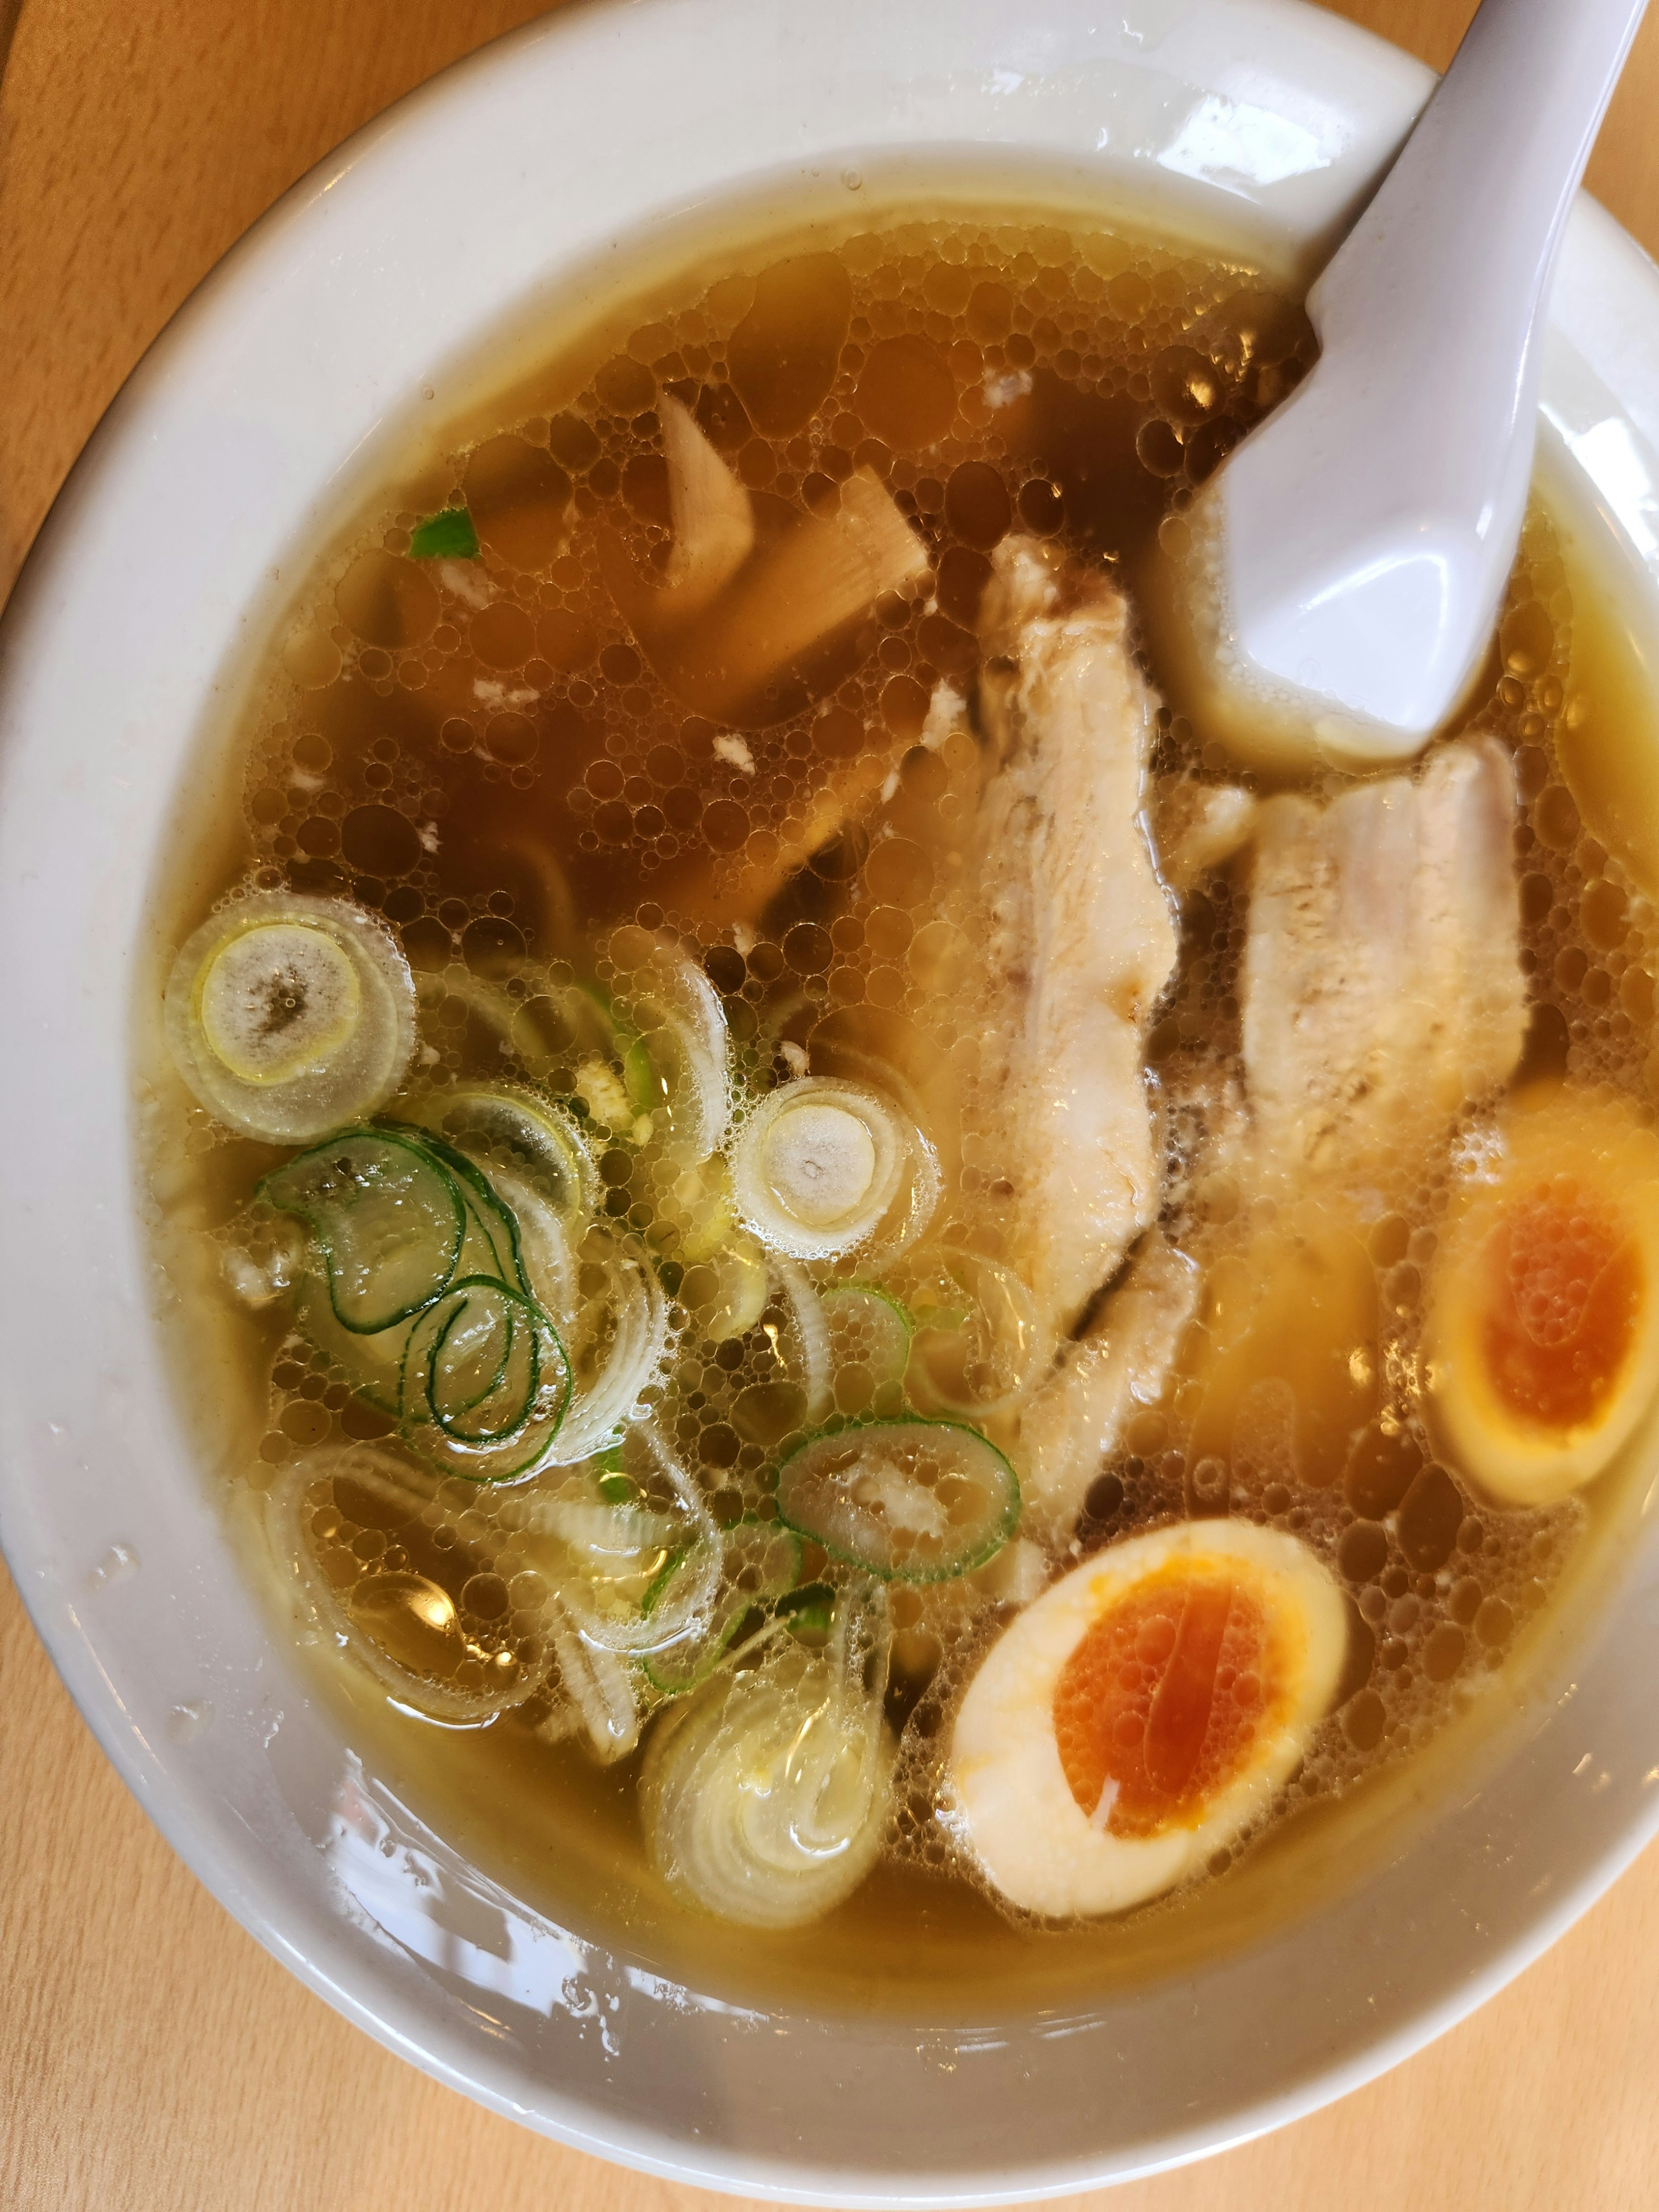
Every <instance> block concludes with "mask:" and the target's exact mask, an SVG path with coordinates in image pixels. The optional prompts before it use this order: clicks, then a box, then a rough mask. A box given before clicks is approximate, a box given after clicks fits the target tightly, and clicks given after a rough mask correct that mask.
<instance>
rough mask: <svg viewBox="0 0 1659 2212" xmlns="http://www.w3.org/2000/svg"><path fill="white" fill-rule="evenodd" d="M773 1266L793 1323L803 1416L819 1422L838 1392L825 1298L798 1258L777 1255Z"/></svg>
mask: <svg viewBox="0 0 1659 2212" xmlns="http://www.w3.org/2000/svg"><path fill="white" fill-rule="evenodd" d="M771 1268H772V1274H773V1278H774V1279H775V1281H776V1283H777V1285H778V1288H779V1290H780V1291H781V1292H782V1293H783V1299H784V1304H785V1305H786V1306H787V1309H788V1313H789V1317H790V1320H791V1321H792V1322H793V1324H794V1328H793V1335H794V1339H795V1342H794V1346H793V1350H794V1353H795V1358H794V1359H793V1361H792V1362H791V1363H790V1364H792V1365H793V1366H795V1367H796V1369H797V1373H796V1374H795V1376H793V1377H792V1378H791V1379H792V1380H793V1381H795V1382H797V1383H799V1388H800V1389H801V1390H802V1392H803V1393H804V1403H803V1405H802V1407H801V1415H802V1419H805V1421H807V1422H809V1423H812V1424H816V1423H817V1422H819V1421H821V1420H823V1417H824V1415H825V1414H826V1413H828V1412H829V1407H830V1405H831V1403H832V1401H833V1399H834V1395H835V1352H834V1349H833V1347H832V1346H831V1344H830V1341H829V1321H828V1318H827V1317H826V1316H825V1314H824V1310H823V1300H822V1298H820V1297H819V1296H818V1293H817V1287H816V1286H815V1285H814V1284H813V1281H812V1279H811V1276H810V1275H809V1274H808V1273H807V1272H806V1270H805V1267H802V1266H801V1264H800V1262H799V1261H798V1260H788V1259H779V1258H777V1257H774V1258H773V1260H772V1262H771Z"/></svg>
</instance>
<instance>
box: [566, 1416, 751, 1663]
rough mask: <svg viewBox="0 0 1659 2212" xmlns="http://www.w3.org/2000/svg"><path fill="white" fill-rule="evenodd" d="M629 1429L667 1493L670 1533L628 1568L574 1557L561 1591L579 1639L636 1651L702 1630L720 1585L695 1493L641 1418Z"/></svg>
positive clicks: (714, 1533)
mask: <svg viewBox="0 0 1659 2212" xmlns="http://www.w3.org/2000/svg"><path fill="white" fill-rule="evenodd" d="M635 1435H636V1436H637V1437H639V1439H640V1441H641V1443H642V1444H643V1445H644V1447H645V1449H646V1450H647V1452H648V1453H649V1455H650V1456H651V1458H652V1460H653V1462H654V1463H655V1468H656V1480H658V1482H659V1483H660V1484H661V1485H663V1486H666V1488H667V1490H668V1491H669V1492H671V1495H672V1498H673V1500H674V1510H673V1512H672V1514H671V1529H672V1534H671V1535H670V1536H669V1537H668V1538H667V1539H666V1541H659V1544H658V1545H653V1546H652V1547H648V1548H647V1547H641V1553H639V1554H637V1555H636V1559H635V1570H634V1571H633V1572H631V1573H630V1572H628V1571H623V1572H618V1571H617V1566H616V1565H615V1564H614V1557H613V1555H599V1556H597V1557H596V1556H593V1555H591V1554H590V1555H589V1557H588V1558H587V1559H586V1561H585V1562H583V1561H581V1560H578V1561H576V1562H574V1571H572V1572H571V1573H570V1575H569V1576H568V1578H567V1579H566V1580H565V1581H564V1582H563V1583H562V1585H561V1596H562V1601H563V1602H564V1604H565V1605H566V1607H568V1610H569V1613H570V1615H571V1618H572V1619H573V1620H574V1621H575V1623H576V1626H578V1628H579V1629H580V1631H581V1633H582V1636H583V1638H585V1639H586V1642H588V1643H589V1644H596V1645H599V1646H600V1647H602V1648H603V1649H604V1650H607V1651H617V1652H624V1653H629V1654H631V1655H632V1656H635V1657H641V1656H645V1655H646V1654H647V1653H650V1652H653V1651H659V1650H665V1648H666V1647H667V1646H668V1645H670V1644H676V1643H678V1642H679V1641H681V1639H682V1638H686V1637H695V1636H701V1635H702V1633H703V1632H704V1631H705V1629H706V1627H707V1626H708V1620H709V1618H710V1615H711V1613H712V1611H713V1607H714V1599H715V1596H716V1595H717V1593H718V1591H719V1589H720V1562H721V1557H722V1547H721V1542H720V1530H719V1529H718V1528H716V1527H715V1525H714V1516H713V1515H712V1514H711V1513H710V1511H709V1510H708V1502H707V1500H706V1499H705V1498H704V1497H703V1494H702V1491H701V1490H700V1489H699V1488H698V1487H697V1485H696V1483H695V1482H694V1481H693V1480H691V1477H690V1475H689V1474H687V1473H686V1472H685V1470H684V1468H683V1467H681V1465H680V1463H679V1462H678V1460H677V1459H676V1458H675V1456H674V1455H673V1454H672V1453H671V1451H670V1450H669V1449H668V1447H667V1445H666V1444H665V1443H664V1441H663V1439H662V1437H660V1436H659V1434H658V1432H657V1431H656V1429H655V1428H654V1427H653V1425H652V1424H650V1423H649V1422H646V1423H642V1424H641V1425H640V1426H639V1427H638V1428H637V1429H636V1430H635ZM619 1510H622V1511H627V1510H628V1509H627V1508H622V1509H619ZM573 1548H574V1547H573Z"/></svg>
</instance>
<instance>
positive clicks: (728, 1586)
mask: <svg viewBox="0 0 1659 2212" xmlns="http://www.w3.org/2000/svg"><path fill="white" fill-rule="evenodd" d="M674 1566H675V1567H678V1559H676V1560H675V1562H674ZM800 1566H801V1543H800V1539H799V1536H797V1535H796V1534H795V1533H794V1531H793V1529H792V1528H783V1527H781V1525H780V1524H779V1523H778V1522H775V1521H773V1522H766V1521H740V1522H738V1525H737V1527H736V1528H729V1529H728V1530H727V1531H726V1541H725V1543H724V1546H723V1547H722V1550H721V1555H720V1588H719V1590H718V1591H717V1592H716V1594H715V1597H714V1605H713V1607H712V1608H711V1610H710V1613H709V1615H708V1621H707V1624H706V1625H705V1626H704V1627H703V1628H702V1631H701V1632H700V1633H696V1634H693V1635H690V1636H686V1637H684V1638H681V1639H680V1640H679V1641H678V1643H674V1644H665V1646H664V1647H663V1648H662V1649H661V1650H659V1651H654V1652H653V1653H652V1654H651V1656H649V1657H648V1658H647V1661H646V1662H645V1671H646V1674H647V1678H648V1679H649V1680H650V1682H651V1685H652V1686H653V1688H654V1689H658V1690H661V1691H662V1692H664V1693H665V1695H667V1696H669V1697H678V1696H680V1695H682V1694H683V1693H684V1692H685V1691H687V1690H694V1689H696V1686H698V1684H699V1683H700V1682H703V1681H706V1680H708V1676H709V1675H710V1674H713V1672H714V1668H716V1667H717V1666H719V1664H720V1660H721V1658H722V1657H723V1656H724V1655H725V1653H726V1649H727V1647H728V1646H729V1645H730V1644H731V1641H732V1638H733V1637H734V1636H735V1635H736V1634H737V1632H738V1629H739V1628H740V1627H741V1626H743V1622H744V1618H745V1616H746V1615H747V1614H749V1613H751V1612H752V1611H753V1610H754V1609H755V1607H757V1606H764V1605H768V1604H769V1603H771V1602H772V1601H774V1600H777V1599H781V1597H782V1596H783V1595H784V1594H785V1593H786V1592H787V1591H788V1590H790V1589H793V1587H794V1585H795V1583H796V1582H797V1581H798V1580H799V1577H800ZM672 1572H673V1568H671V1569H670V1570H669V1573H670V1575H671V1574H672ZM643 1608H644V1601H641V1609H642V1610H643Z"/></svg>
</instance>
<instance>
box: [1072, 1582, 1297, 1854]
mask: <svg viewBox="0 0 1659 2212" xmlns="http://www.w3.org/2000/svg"><path fill="white" fill-rule="evenodd" d="M1290 1671H1291V1670H1290V1667H1289V1664H1288V1662H1287V1660H1286V1656H1285V1653H1284V1651H1283V1650H1282V1649H1281V1639H1280V1638H1278V1637H1277V1636H1276V1635H1275V1634H1274V1632H1273V1621H1272V1619H1271V1617H1270V1615H1269V1613H1268V1610H1267V1607H1266V1606H1265V1605H1264V1603H1263V1602H1262V1599H1261V1594H1260V1593H1259V1592H1258V1591H1257V1590H1255V1589H1252V1588H1250V1587H1249V1584H1248V1583H1246V1582H1245V1581H1244V1580H1243V1577H1237V1576H1235V1575H1234V1574H1232V1573H1230V1572H1229V1571H1228V1570H1227V1569H1226V1568H1225V1567H1217V1566H1204V1567H1195V1566H1193V1565H1188V1564H1187V1563H1186V1562H1184V1561H1182V1562H1178V1563H1176V1564H1175V1565H1171V1566H1169V1567H1166V1568H1164V1569H1162V1570H1160V1571H1158V1573H1157V1574H1153V1575H1149V1576H1148V1577H1146V1580H1145V1581H1144V1582H1141V1583H1136V1584H1135V1586H1134V1587H1133V1589H1130V1590H1128V1591H1127V1592H1126V1593H1125V1594H1124V1595H1123V1596H1121V1598H1119V1599H1118V1600H1117V1601H1116V1602H1115V1604H1113V1605H1112V1606H1111V1607H1109V1610H1108V1611H1106V1612H1105V1613H1102V1614H1101V1616H1100V1618H1099V1619H1098V1620H1097V1621H1096V1622H1095V1623H1094V1625H1093V1626H1092V1627H1091V1629H1090V1630H1089V1631H1088V1632H1087V1634H1086V1635H1085V1636H1084V1638H1082V1640H1081V1641H1080V1642H1079V1644H1078V1645H1077V1648H1076V1649H1075V1650H1073V1653H1072V1656H1071V1657H1070V1658H1069V1659H1068V1660H1067V1661H1066V1664H1065V1667H1064V1668H1062V1669H1061V1672H1060V1680H1059V1681H1058V1683H1057V1684H1056V1685H1055V1687H1054V1740H1055V1742H1056V1744H1057V1745H1058V1747H1059V1750H1060V1765H1061V1767H1062V1768H1063V1770H1064V1771H1065V1775H1066V1783H1067V1784H1068V1785H1069V1787H1070V1789H1071V1792H1072V1795H1073V1797H1074V1798H1075V1799H1076V1800H1077V1802H1078V1804H1079V1806H1080V1807H1081V1808H1082V1809H1083V1811H1084V1812H1085V1813H1086V1814H1088V1815H1089V1816H1090V1818H1091V1820H1093V1821H1094V1822H1096V1824H1097V1826H1103V1827H1104V1829H1105V1830H1106V1832H1107V1833H1108V1834H1109V1835H1114V1836H1148V1835H1153V1834H1156V1833H1157V1832H1158V1831H1159V1830H1160V1829H1164V1828H1170V1827H1185V1828H1194V1827H1197V1826H1198V1825H1199V1824H1200V1821H1201V1820H1203V1819H1204V1817H1205V1814H1206V1811H1207V1810H1208V1808H1209V1805H1210V1802H1211V1801H1212V1799H1213V1798H1214V1796H1216V1794H1217V1793H1218V1791H1219V1790H1223V1789H1225V1787H1226V1785H1227V1784H1229V1783H1230V1782H1231V1781H1232V1780H1233V1779H1234V1778H1236V1777H1237V1775H1238V1774H1239V1773H1241V1772H1242V1771H1243V1769H1244V1768H1245V1766H1246V1765H1248V1764H1249V1759H1250V1756H1251V1753H1252V1752H1253V1751H1254V1749H1255V1745H1256V1743H1257V1741H1259V1739H1260V1738H1261V1736H1262V1735H1264V1734H1266V1733H1267V1732H1268V1731H1269V1730H1270V1729H1273V1727H1275V1726H1276V1725H1277V1723H1278V1722H1279V1717H1280V1716H1281V1714H1282V1712H1283V1711H1284V1709H1285V1705H1286V1704H1287V1703H1288V1692H1289V1680H1290Z"/></svg>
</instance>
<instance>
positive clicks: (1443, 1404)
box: [1423, 1085, 1659, 1505]
mask: <svg viewBox="0 0 1659 2212" xmlns="http://www.w3.org/2000/svg"><path fill="white" fill-rule="evenodd" d="M1497 1138H1498V1141H1497V1143H1496V1145H1495V1146H1493V1148H1492V1152H1491V1154H1490V1156H1489V1157H1487V1158H1486V1159H1484V1160H1482V1161H1481V1162H1480V1164H1478V1165H1477V1166H1476V1167H1475V1168H1474V1170H1473V1171H1472V1172H1471V1173H1470V1174H1469V1175H1468V1176H1467V1177H1466V1178H1465V1179H1464V1181H1463V1182H1462V1185H1461V1187H1460V1188H1459V1189H1458V1190H1457V1192H1456V1193H1455V1196H1454V1200H1453V1203H1452V1206H1451V1208H1450V1210H1449V1215H1448V1218H1447V1221H1446V1224H1445V1225H1444V1227H1443V1230H1442V1231H1441V1235H1440V1243H1439V1249H1438V1250H1437V1254H1436V1255H1435V1265H1434V1271H1433V1274H1432V1276H1431V1281H1430V1288H1429V1304H1428V1313H1427V1316H1426V1320H1425V1328H1424V1346H1423V1348H1424V1355H1425V1361H1424V1380H1425V1389H1426V1401H1427V1405H1428V1410H1429V1416H1430V1419H1431V1422H1432V1424H1433V1425H1434V1426H1435V1428H1436V1430H1437V1432H1438V1434H1439V1437H1440V1439H1441V1443H1442V1449H1443V1451H1444V1452H1445V1454H1446V1456H1447V1457H1448V1458H1449V1459H1450V1460H1451V1461H1452V1462H1454V1464H1455V1465H1456V1466H1457V1467H1459V1468H1462V1470H1463V1472H1464V1473H1465V1474H1468V1475H1469V1476H1470V1477H1471V1478H1472V1479H1473V1480H1474V1481H1475V1482H1477V1483H1479V1484H1480V1486H1481V1488H1482V1489H1483V1490H1486V1491H1487V1492H1490V1493H1491V1494H1492V1497H1494V1498H1499V1499H1502V1500H1503V1501H1504V1502H1505V1503H1506V1504H1516V1505H1547V1504H1552V1503H1553V1502H1554V1500H1556V1499H1557V1498H1565V1496H1566V1495H1567V1494H1568V1493H1569V1492H1571V1491H1574V1490H1577V1488H1578V1487H1579V1486H1581V1485H1582V1484H1583V1483H1586V1482H1588V1481H1589V1480H1590V1479H1591V1478H1592V1477H1593V1476H1595V1475H1597V1474H1600V1473H1601V1470H1602V1468H1604V1467H1606V1466H1607V1462H1609V1461H1610V1460H1611V1459H1612V1458H1613V1455H1614V1453H1615V1452H1617V1451H1618V1450H1619V1449H1620V1446H1621V1445H1622V1444H1624V1443H1626V1441H1627V1440H1628V1438H1629V1437H1630V1436H1631V1434H1632V1431H1633V1430H1634V1429H1635V1427H1636V1425H1637V1423H1638V1421H1639V1420H1640V1419H1641V1418H1642V1415H1643V1413H1644V1412H1645V1411H1646V1409H1647V1407H1649V1405H1650V1403H1651V1402H1652V1400H1653V1397H1654V1394H1655V1391H1656V1389H1659V1137H1656V1136H1655V1134H1654V1133H1653V1132H1652V1130H1650V1129H1648V1128H1644V1127H1643V1125H1642V1123H1641V1121H1640V1120H1639V1118H1638V1115H1637V1111H1636V1109H1635V1107H1634V1106H1633V1105H1632V1103H1630V1101H1629V1100H1627V1099H1624V1098H1619V1097H1595V1096H1593V1095H1591V1094H1589V1093H1588V1092H1586V1091H1580V1090H1577V1089H1575V1088H1574V1086H1572V1085H1566V1086H1565V1088H1563V1089H1562V1090H1559V1091H1557V1092H1556V1093H1555V1095H1554V1096H1553V1097H1552V1098H1550V1099H1548V1100H1547V1102H1545V1103H1542V1104H1534V1103H1530V1102H1529V1101H1528V1099H1527V1098H1526V1097H1524V1095H1523V1096H1522V1097H1520V1098H1518V1099H1517V1100H1516V1101H1515V1103H1513V1105H1512V1106H1511V1107H1510V1110H1509V1111H1508V1112H1507V1113H1506V1114H1505V1115H1504V1117H1503V1119H1502V1121H1500V1122H1499V1124H1498V1131H1497Z"/></svg>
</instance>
